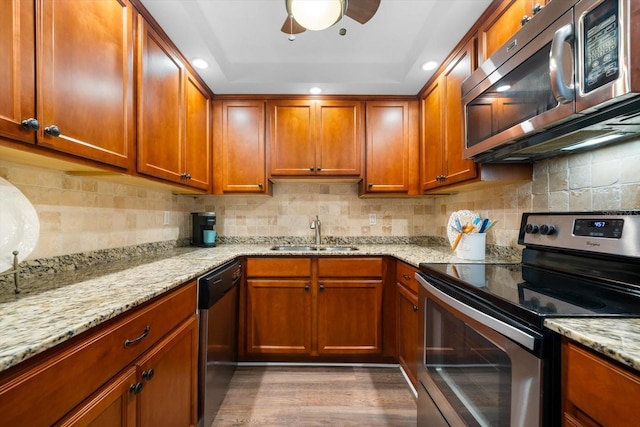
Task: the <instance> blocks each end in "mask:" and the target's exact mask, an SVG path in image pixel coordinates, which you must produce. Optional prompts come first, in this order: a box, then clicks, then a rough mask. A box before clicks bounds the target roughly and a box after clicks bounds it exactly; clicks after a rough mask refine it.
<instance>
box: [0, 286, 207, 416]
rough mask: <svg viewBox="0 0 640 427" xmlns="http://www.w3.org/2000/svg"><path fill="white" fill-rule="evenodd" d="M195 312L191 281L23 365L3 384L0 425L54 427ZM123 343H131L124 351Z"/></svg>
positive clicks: (0, 390) (0, 401)
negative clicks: (43, 426) (58, 421)
mask: <svg viewBox="0 0 640 427" xmlns="http://www.w3.org/2000/svg"><path fill="white" fill-rule="evenodd" d="M195 310H196V286H195V282H191V283H190V284H188V285H186V286H184V287H182V288H180V289H178V290H175V291H173V292H171V293H170V294H169V295H167V296H165V297H163V298H161V299H159V300H157V301H155V302H153V303H151V304H149V305H147V306H144V307H142V308H140V309H134V310H133V312H131V313H125V314H123V315H122V316H119V317H117V318H116V319H114V320H113V321H111V322H109V323H108V324H106V325H100V326H96V327H95V328H94V329H92V330H90V331H88V332H87V333H86V334H83V335H80V336H79V337H77V339H74V340H73V342H70V343H66V344H62V347H61V349H55V348H54V349H52V350H51V351H50V354H49V355H46V354H45V355H44V357H43V358H37V359H38V360H37V361H34V362H32V363H29V362H26V363H27V365H25V367H24V368H23V369H21V370H19V371H17V373H16V374H13V375H11V376H10V377H9V378H6V379H5V378H3V379H2V385H0V413H2V414H3V423H6V425H22V424H23V423H24V422H25V420H29V422H30V423H31V424H32V425H51V424H53V423H54V422H55V421H57V420H59V419H60V418H61V417H62V416H63V415H65V414H66V413H67V412H69V411H70V410H71V409H72V408H74V407H75V406H76V405H78V404H79V403H80V402H82V401H83V400H84V399H85V398H86V397H87V396H89V395H91V394H92V393H93V392H94V391H95V390H96V389H98V388H99V387H100V386H102V385H103V384H105V383H106V382H107V381H109V380H110V379H111V378H113V377H114V375H116V374H117V373H118V372H120V371H121V370H122V369H123V368H124V367H125V366H127V365H128V364H130V363H131V362H133V361H134V360H135V359H136V358H137V357H139V356H140V355H141V354H142V353H143V352H144V351H146V350H147V349H149V348H150V347H151V346H152V345H153V344H154V343H155V342H157V341H159V340H160V339H161V338H162V337H164V336H165V335H166V334H167V333H168V332H170V331H171V330H172V329H173V328H175V327H176V326H177V325H178V324H179V323H181V322H182V321H183V320H184V319H186V318H188V317H189V316H192V315H193V314H194V313H195ZM147 327H148V330H147ZM145 330H146V332H147V333H146V335H144V333H145ZM143 335H144V337H142V336H143ZM136 339H138V340H136ZM127 340H130V341H133V342H130V343H128V344H127V346H126V347H125V342H127ZM33 408H47V409H46V410H41V411H34V410H33Z"/></svg>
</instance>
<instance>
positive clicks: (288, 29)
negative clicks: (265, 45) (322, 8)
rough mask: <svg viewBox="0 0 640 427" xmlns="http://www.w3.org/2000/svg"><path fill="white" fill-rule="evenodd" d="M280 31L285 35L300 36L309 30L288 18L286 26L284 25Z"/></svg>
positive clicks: (285, 21) (285, 22)
mask: <svg viewBox="0 0 640 427" xmlns="http://www.w3.org/2000/svg"><path fill="white" fill-rule="evenodd" d="M291 21H293V22H291ZM292 24H293V26H292ZM280 31H282V32H283V33H285V34H300V33H303V32H305V31H307V29H306V28H304V27H303V26H302V25H300V24H298V22H296V20H295V19H293V18H289V17H288V16H287V19H285V20H284V24H282V28H280Z"/></svg>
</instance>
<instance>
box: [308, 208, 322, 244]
mask: <svg viewBox="0 0 640 427" xmlns="http://www.w3.org/2000/svg"><path fill="white" fill-rule="evenodd" d="M321 226H322V224H321V223H320V219H319V218H318V215H316V219H314V220H313V221H311V227H310V228H312V229H315V230H316V245H321V244H322V234H321V233H322V231H321Z"/></svg>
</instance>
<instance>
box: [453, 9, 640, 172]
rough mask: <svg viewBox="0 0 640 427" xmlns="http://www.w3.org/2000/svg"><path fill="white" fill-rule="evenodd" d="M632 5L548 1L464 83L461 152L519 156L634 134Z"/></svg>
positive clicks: (638, 74) (637, 128) (637, 79)
mask: <svg viewBox="0 0 640 427" xmlns="http://www.w3.org/2000/svg"><path fill="white" fill-rule="evenodd" d="M638 19H640V5H639V4H638V2H637V1H635V0H562V1H552V2H549V3H548V4H547V5H546V6H545V7H544V8H543V9H542V10H540V11H539V12H538V13H536V15H535V16H534V17H533V18H532V19H531V21H530V22H529V23H527V24H526V25H524V27H523V28H522V29H520V30H519V31H518V32H517V33H516V34H515V35H514V36H513V37H512V38H511V39H510V40H508V41H507V42H506V43H505V44H504V45H503V46H502V47H501V49H500V50H499V51H497V52H496V53H495V54H494V55H492V56H491V58H489V59H488V60H487V61H485V62H484V63H483V64H481V65H480V66H479V67H478V69H477V70H476V71H475V72H474V73H473V74H471V75H470V76H469V78H468V79H467V80H465V81H464V83H463V85H462V92H463V103H464V111H465V132H466V133H465V147H464V156H465V157H466V158H473V159H474V160H475V161H478V162H481V163H486V162H491V161H495V162H524V161H534V160H539V159H542V158H546V157H550V156H553V155H557V154H559V153H563V152H564V153H566V152H567V151H566V150H582V149H585V148H587V147H589V146H593V144H599V145H602V144H607V143H613V142H618V141H622V140H624V139H625V138H629V137H632V136H634V135H637V134H638V133H640V97H639V96H638V95H640V62H639V61H640V56H639V55H637V54H636V52H638V49H639V48H640V26H638V25H637V24H636V22H637V20H638Z"/></svg>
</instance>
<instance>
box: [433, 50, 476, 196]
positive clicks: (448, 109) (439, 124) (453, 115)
mask: <svg viewBox="0 0 640 427" xmlns="http://www.w3.org/2000/svg"><path fill="white" fill-rule="evenodd" d="M474 50H475V49H474V42H473V40H470V41H468V42H467V44H465V45H464V46H463V47H462V49H460V51H458V53H457V54H455V56H453V58H452V59H451V61H450V62H449V63H448V65H447V66H446V68H445V69H444V72H442V73H441V74H440V75H439V76H438V77H437V79H436V80H435V81H434V82H433V83H432V84H431V85H430V86H429V87H428V88H427V90H426V92H425V94H424V96H423V98H422V120H423V126H422V129H423V136H422V190H423V191H428V190H429V189H431V188H436V187H439V186H441V185H450V184H454V183H457V182H461V181H465V180H468V179H472V178H474V177H475V176H476V174H477V168H476V164H475V163H474V162H473V161H471V160H464V158H463V156H462V149H463V146H464V113H463V107H462V92H461V87H462V82H463V81H464V80H465V79H466V78H467V77H469V75H470V74H471V73H472V72H473V70H474V68H475V59H474V58H475V52H474Z"/></svg>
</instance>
